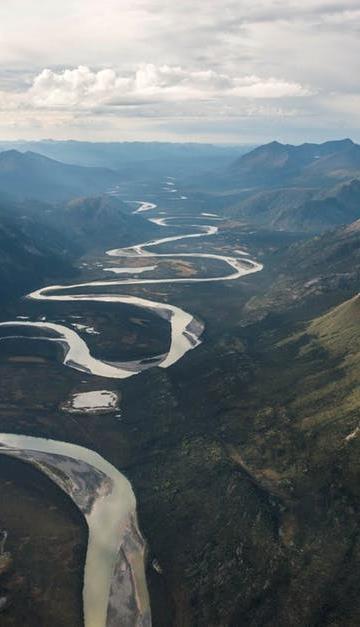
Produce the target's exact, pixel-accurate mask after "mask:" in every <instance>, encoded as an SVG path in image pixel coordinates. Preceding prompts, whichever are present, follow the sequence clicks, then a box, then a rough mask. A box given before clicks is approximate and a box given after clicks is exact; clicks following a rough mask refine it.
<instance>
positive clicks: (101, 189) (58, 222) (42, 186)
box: [0, 139, 360, 285]
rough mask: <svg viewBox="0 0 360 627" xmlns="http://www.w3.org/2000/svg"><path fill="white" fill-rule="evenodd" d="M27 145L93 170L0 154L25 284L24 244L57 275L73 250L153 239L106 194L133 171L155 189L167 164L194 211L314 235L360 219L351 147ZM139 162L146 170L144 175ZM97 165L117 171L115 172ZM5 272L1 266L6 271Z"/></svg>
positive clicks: (7, 218)
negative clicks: (198, 207) (49, 259)
mask: <svg viewBox="0 0 360 627" xmlns="http://www.w3.org/2000/svg"><path fill="white" fill-rule="evenodd" d="M28 145H29V144H28V143H23V144H21V145H19V147H21V148H22V149H26V148H27V147H28ZM31 146H32V147H33V148H36V149H46V150H47V152H48V153H51V154H52V155H59V156H62V158H64V159H66V160H71V159H74V160H77V161H78V162H83V161H86V160H87V162H88V164H90V163H91V164H92V165H91V166H90V165H78V164H75V165H74V164H72V163H64V162H61V161H57V160H55V159H53V158H49V157H48V156H44V155H42V154H39V153H37V152H36V153H35V152H32V151H28V150H27V151H26V152H20V151H19V150H15V149H11V150H5V151H3V152H1V153H0V198H2V203H1V211H0V226H1V228H2V229H3V231H4V232H5V231H6V232H8V233H9V232H10V231H9V229H10V230H12V236H11V238H9V242H8V244H7V253H6V255H7V259H8V263H9V264H10V265H11V263H12V257H11V255H12V253H11V246H12V245H13V254H14V259H13V262H14V263H13V266H14V268H15V267H17V266H19V264H20V266H19V267H20V268H22V269H23V271H24V272H23V278H25V277H26V276H27V274H28V271H27V270H25V266H26V265H27V263H25V264H21V263H20V259H21V255H18V249H19V248H21V246H22V244H21V239H22V238H24V242H23V245H24V250H25V249H27V250H28V251H30V249H31V247H30V248H29V242H32V244H33V248H32V250H33V252H34V258H36V259H38V258H39V254H40V256H41V255H46V254H47V253H49V254H50V255H51V251H53V252H54V268H55V267H56V266H57V264H58V260H57V259H56V258H55V257H56V256H58V255H59V254H60V258H62V255H63V251H67V252H66V254H68V253H70V251H71V250H73V251H74V250H75V247H76V246H77V248H78V252H80V251H81V250H83V249H84V247H85V246H96V245H98V246H104V247H106V246H108V247H111V246H113V245H114V246H115V245H116V244H119V245H120V244H121V243H123V242H125V241H127V239H129V238H130V239H131V240H134V241H136V239H137V236H138V234H139V232H140V233H142V234H144V233H145V232H146V233H147V234H148V235H149V236H151V235H152V229H153V230H154V231H155V230H156V228H155V226H153V225H151V224H150V223H149V222H147V221H145V220H143V219H142V217H141V216H140V215H139V216H132V215H131V213H130V212H129V208H128V205H126V204H124V203H123V202H122V200H121V192H119V193H118V194H117V196H116V197H111V196H109V195H108V194H106V192H107V191H109V190H110V189H114V188H116V187H119V189H120V190H121V189H122V186H124V185H125V186H126V184H127V181H128V177H127V174H126V171H127V170H129V171H130V172H132V174H131V176H130V180H131V179H134V178H135V179H136V178H138V177H140V178H141V177H143V180H144V181H146V180H151V181H152V179H153V177H154V176H155V177H157V178H158V179H159V180H160V178H161V176H163V168H164V161H166V163H167V171H171V173H172V175H175V176H177V177H178V176H180V179H181V185H182V186H183V187H185V189H186V186H188V189H189V190H190V193H191V194H192V201H193V202H194V203H195V204H196V203H197V202H201V203H203V206H204V207H210V208H211V210H216V212H219V213H220V214H223V215H225V216H227V217H230V218H232V219H236V220H241V221H245V222H247V223H249V224H253V225H255V226H261V227H264V226H265V227H268V228H271V229H280V230H281V229H285V230H288V231H294V232H297V231H299V232H306V231H307V232H313V233H319V232H321V231H324V230H327V229H329V228H333V227H337V226H341V225H343V224H349V223H351V222H353V221H355V220H356V219H357V218H359V217H360V146H359V145H357V144H354V143H353V142H352V141H351V140H349V139H345V140H340V141H331V142H326V143H324V144H303V145H301V146H291V145H283V144H280V143H278V142H272V143H270V144H267V145H264V146H260V147H258V148H255V149H254V150H251V151H250V152H248V153H246V154H241V152H242V151H243V148H240V149H239V151H240V156H239V157H238V158H236V159H234V153H235V148H234V147H230V148H225V147H224V148H222V147H213V146H206V145H199V146H196V145H191V144H189V145H187V144H185V145H177V144H174V145H172V144H156V143H155V144H152V143H150V144H148V145H147V144H141V143H134V144H131V143H130V144H126V143H124V144H116V143H114V144H96V143H95V144H89V143H86V142H85V143H82V142H36V143H32V144H31ZM127 159H128V163H126V160H127ZM144 161H147V162H148V164H150V165H149V167H145V168H144V167H143V166H144ZM94 164H96V165H94ZM104 164H107V165H113V166H114V165H118V166H119V167H120V170H116V169H114V168H113V169H111V168H109V167H103V165H104ZM195 164H196V166H195ZM211 165H212V166H213V168H215V169H213V170H211V167H210V166H211ZM194 167H196V171H197V172H198V173H199V176H198V178H199V180H200V181H201V183H200V185H201V188H199V184H198V187H197V188H194V185H193V168H194ZM209 167H210V171H209V170H208V168H209ZM150 172H151V174H150ZM119 196H120V197H119ZM34 225H41V226H40V227H39V229H36V228H35V226H34ZM139 225H140V226H139ZM40 234H41V239H42V242H43V244H42V245H41V246H40V247H39V241H38V240H39V237H40ZM326 237H327V236H326ZM329 237H330V236H329ZM332 237H333V236H332ZM330 241H332V240H330ZM10 242H12V243H13V244H11V243H10ZM70 242H72V244H70ZM44 244H45V246H44ZM53 244H54V245H53ZM325 248H326V247H325ZM4 250H5V248H4ZM40 250H41V253H40ZM36 251H37V252H36ZM28 254H30V252H28ZM15 257H16V258H17V263H15ZM6 265H7V263H5V259H4V265H3V268H4V271H5V267H6ZM47 265H48V267H51V264H50V266H49V264H47ZM35 267H36V263H35V265H34V268H35ZM4 285H5V284H4Z"/></svg>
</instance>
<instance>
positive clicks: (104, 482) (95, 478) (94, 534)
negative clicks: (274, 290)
mask: <svg viewBox="0 0 360 627" xmlns="http://www.w3.org/2000/svg"><path fill="white" fill-rule="evenodd" d="M138 204H139V207H138V208H137V209H136V210H135V211H134V213H143V212H148V211H152V212H153V211H154V210H156V205H155V204H153V203H148V202H139V203H138ZM199 218H200V219H204V220H206V221H216V220H217V219H218V217H217V216H216V215H214V214H202V215H200V216H197V219H199ZM150 220H151V221H152V222H154V223H156V224H157V225H158V226H161V227H163V228H167V227H168V226H170V225H169V222H170V221H171V225H172V226H173V220H174V218H171V217H156V216H154V215H152V217H151V218H150ZM181 226H183V225H181ZM187 228H191V229H192V231H191V232H190V233H183V234H179V235H172V236H170V237H163V238H160V239H155V240H149V241H146V242H144V243H142V244H137V245H135V246H130V247H126V248H117V249H113V250H109V251H107V253H106V254H107V256H109V257H118V258H119V257H123V258H124V259H125V258H127V259H129V258H137V259H138V258H139V257H141V258H146V257H150V258H151V260H152V261H156V259H159V260H160V261H161V259H162V258H171V259H173V258H193V259H197V258H202V259H211V260H218V261H219V262H222V263H225V264H226V265H227V266H228V267H229V272H228V274H225V275H223V274H222V275H221V276H218V277H189V278H160V279H159V278H132V277H130V278H123V279H116V280H115V279H112V280H99V281H91V282H85V283H78V284H74V285H51V286H49V287H45V288H41V289H39V290H36V291H35V292H32V293H31V294H29V296H28V298H31V299H33V300H38V301H61V302H64V301H74V302H75V301H76V302H78V301H81V302H107V303H112V304H129V305H133V306H135V307H139V308H141V309H147V310H149V311H151V312H153V313H156V314H157V315H159V316H160V317H162V318H164V319H166V320H168V321H169V324H170V333H171V338H170V345H169V350H168V351H167V353H165V354H162V355H158V356H157V357H155V358H153V357H152V358H146V357H145V358H144V359H142V360H137V361H127V362H123V363H118V362H116V363H115V362H106V361H103V360H101V359H97V358H96V357H94V356H93V355H91V353H90V350H89V348H88V346H87V343H86V341H85V340H84V339H83V338H82V337H80V335H79V334H78V333H76V331H74V330H73V329H70V328H69V327H67V326H65V325H60V324H55V323H51V322H48V321H42V322H39V321H36V322H34V321H30V320H15V321H8V322H2V323H0V327H8V328H9V334H8V336H7V337H2V338H0V340H1V341H4V340H6V339H7V338H9V337H17V338H19V337H23V335H21V333H20V332H21V329H25V327H27V328H29V327H30V328H31V329H32V330H33V335H32V336H31V337H32V338H33V339H37V340H39V341H40V340H41V341H48V342H56V343H58V344H59V345H60V346H61V347H62V349H63V363H64V365H65V366H68V367H70V368H74V369H76V370H80V371H83V372H87V373H89V374H92V375H95V376H101V377H108V378H113V379H125V378H127V377H130V376H134V375H137V374H139V373H141V372H142V371H144V370H146V369H148V368H154V367H160V368H168V367H169V366H171V365H172V364H174V363H176V362H177V361H178V360H179V359H181V358H182V357H183V356H184V355H185V354H186V353H187V352H188V351H189V350H192V349H194V348H196V347H197V346H198V345H199V344H200V341H201V340H200V337H201V334H202V332H203V325H202V324H201V323H200V321H198V320H197V319H196V318H195V317H194V316H193V315H192V314H191V313H188V312H186V311H185V310H183V309H181V308H180V307H177V306H175V305H171V304H168V303H163V302H158V301H154V300H149V299H147V298H140V297H137V296H131V295H124V294H113V293H112V294H99V293H95V290H96V291H97V290H98V288H107V287H114V286H119V287H120V286H127V285H151V284H154V285H155V284H166V283H168V284H174V283H206V282H216V281H233V280H236V279H239V278H240V277H243V276H245V275H247V274H251V273H254V272H258V271H260V270H261V269H262V265H261V264H259V263H257V262H256V261H253V260H251V259H249V257H248V256H247V253H244V252H242V251H237V256H224V255H217V254H214V253H195V252H194V253H176V252H175V253H161V252H154V248H155V247H158V246H161V245H163V244H169V243H172V242H176V241H179V240H185V239H191V238H200V237H210V236H214V235H216V234H217V232H218V227H217V226H214V225H212V224H201V225H199V224H191V225H189V226H188V227H187ZM194 229H195V230H194ZM156 265H157V264H156ZM156 265H153V266H152V268H151V269H155V268H156ZM109 270H110V271H113V272H116V274H122V273H127V274H133V273H134V269H133V268H131V269H129V268H127V267H124V268H118V267H116V268H104V271H109ZM145 271H148V268H147V267H146V266H145V267H141V268H138V269H137V273H138V274H140V273H142V272H145ZM92 287H93V288H94V293H93V294H91V293H90V294H89V293H87V290H88V288H92ZM83 288H86V293H81V290H82V289H83ZM74 290H78V291H79V293H75V294H74V293H71V294H69V293H67V292H69V291H71V292H73V291H74ZM26 337H29V336H28V334H27V335H26ZM0 454H5V455H11V456H14V457H17V458H20V459H22V460H23V461H25V462H27V463H31V464H33V465H34V466H36V467H38V468H39V469H40V470H41V471H42V472H44V473H45V474H47V475H48V476H50V477H51V478H52V479H53V481H54V482H55V483H57V484H58V485H60V487H61V488H62V489H63V490H64V491H65V492H66V493H67V494H68V495H69V496H70V497H71V498H72V499H73V501H74V502H75V503H76V505H77V506H78V508H79V509H80V511H82V513H83V514H84V516H85V519H86V521H87V524H88V527H89V542H88V550H87V557H86V564H85V575H84V589H83V600H84V616H85V626H86V627H115V626H116V627H128V626H129V627H130V625H132V626H134V625H135V626H138V627H148V626H149V625H150V624H151V618H150V608H149V600H148V594H147V588H146V581H145V573H144V541H143V539H142V537H141V534H140V531H139V529H138V527H137V521H136V502H135V497H134V494H133V491H132V488H131V485H130V483H129V482H128V481H127V479H125V477H124V476H123V475H122V474H121V473H120V472H119V471H117V470H116V469H115V468H114V467H113V466H111V464H109V463H108V462H106V461H105V460H104V459H103V458H101V457H100V456H99V455H97V453H95V452H93V451H90V450H87V449H84V448H82V447H79V446H76V445H74V444H69V443H66V442H55V441H53V440H44V439H42V438H33V437H29V436H22V435H11V434H0ZM59 470H61V471H62V474H63V476H64V478H61V476H62V475H59V472H58V471H59Z"/></svg>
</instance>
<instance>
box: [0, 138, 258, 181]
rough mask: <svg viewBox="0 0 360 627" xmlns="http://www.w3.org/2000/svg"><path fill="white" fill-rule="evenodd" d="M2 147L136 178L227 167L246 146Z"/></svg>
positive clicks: (97, 144)
mask: <svg viewBox="0 0 360 627" xmlns="http://www.w3.org/2000/svg"><path fill="white" fill-rule="evenodd" d="M0 149H1V150H8V149H16V150H18V151H21V152H27V151H32V152H35V153H40V154H42V155H45V156H47V157H49V158H51V159H55V160H57V161H62V162H64V163H68V164H76V165H82V166H86V167H100V168H110V169H112V170H116V171H118V172H120V173H121V176H122V177H127V178H130V179H137V178H139V177H140V178H142V177H149V176H151V175H156V176H161V177H163V176H166V175H174V176H178V175H180V176H186V175H191V174H192V173H193V172H194V169H195V168H196V171H197V173H198V174H200V173H203V172H207V171H211V170H218V169H219V170H220V169H224V168H227V167H228V166H229V164H230V163H231V162H232V161H233V160H234V159H235V158H236V157H237V156H238V155H239V154H243V153H245V152H248V150H249V147H248V146H218V145H212V144H195V143H179V144H177V143H169V142H82V141H73V140H68V141H54V140H42V141H17V142H0Z"/></svg>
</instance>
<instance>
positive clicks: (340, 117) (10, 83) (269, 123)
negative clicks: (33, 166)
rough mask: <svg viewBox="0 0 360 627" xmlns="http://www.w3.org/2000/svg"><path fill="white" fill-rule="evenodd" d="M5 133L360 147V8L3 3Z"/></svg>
mask: <svg viewBox="0 0 360 627" xmlns="http://www.w3.org/2000/svg"><path fill="white" fill-rule="evenodd" d="M0 46H1V55H0V139H11V140H13V139H18V138H21V139H41V138H54V139H69V138H72V139H83V140H93V141H100V140H103V141H122V140H126V141H132V140H136V141H141V140H144V141H149V140H157V141H201V142H216V143H226V144H229V143H231V144H233V143H245V144H246V143H249V144H253V143H262V142H266V141H271V140H273V139H277V140H279V141H285V142H291V143H301V142H303V141H324V140H327V139H334V138H343V137H351V138H352V139H353V140H355V141H360V85H359V77H360V72H359V69H360V68H359V66H360V0H348V1H346V0H344V1H336V0H324V1H323V0H181V1H178V0H102V1H101V2H100V1H99V0H61V1H60V2H59V0H36V1H35V0H1V3H0Z"/></svg>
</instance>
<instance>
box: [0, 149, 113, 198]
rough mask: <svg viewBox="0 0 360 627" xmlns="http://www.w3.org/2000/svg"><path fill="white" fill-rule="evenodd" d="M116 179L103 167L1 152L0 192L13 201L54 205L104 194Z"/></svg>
mask: <svg viewBox="0 0 360 627" xmlns="http://www.w3.org/2000/svg"><path fill="white" fill-rule="evenodd" d="M118 180H119V176H118V175H117V174H116V173H115V172H114V171H111V170H108V169H105V168H86V167H82V166H74V165H68V164H65V163H60V162H59V161H54V160H53V159H48V158H47V157H44V156H42V155H39V154H35V153H33V152H26V153H21V152H18V151H17V150H9V151H6V152H2V153H0V192H2V193H6V194H9V195H10V196H11V197H12V198H14V199H16V200H24V199H29V198H37V199H39V200H43V201H49V202H55V201H64V200H69V199H70V198H72V197H74V196H79V195H84V194H87V195H89V196H90V195H92V194H96V193H99V192H103V191H106V190H107V189H108V188H109V187H110V186H112V185H114V184H116V183H117V182H118Z"/></svg>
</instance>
